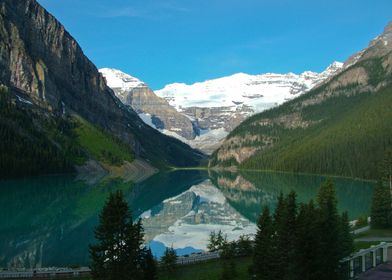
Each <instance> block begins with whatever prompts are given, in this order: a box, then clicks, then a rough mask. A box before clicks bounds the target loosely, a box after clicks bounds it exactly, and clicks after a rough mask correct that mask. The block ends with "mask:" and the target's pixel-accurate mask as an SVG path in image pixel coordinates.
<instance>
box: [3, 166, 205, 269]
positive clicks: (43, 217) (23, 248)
mask: <svg viewBox="0 0 392 280" xmlns="http://www.w3.org/2000/svg"><path fill="white" fill-rule="evenodd" d="M204 178H205V176H204ZM202 180H203V175H202V174H200V172H188V173H187V175H185V174H184V173H183V172H179V173H177V172H172V173H171V174H166V173H161V174H157V175H155V176H153V177H151V178H150V179H148V180H147V181H145V182H143V183H140V184H137V185H134V184H133V183H125V182H123V181H122V180H119V179H104V180H103V181H100V182H97V183H96V184H90V185H88V184H85V183H84V182H83V181H77V180H75V179H74V177H72V176H50V177H36V178H29V179H20V180H10V181H4V182H2V183H1V187H0V220H1V221H2V222H1V224H0V267H9V266H12V267H42V266H44V267H45V266H52V265H53V266H63V265H86V264H87V263H88V244H89V243H90V242H91V241H92V240H93V229H94V226H95V225H96V223H97V216H98V213H99V211H100V210H101V208H102V206H103V205H104V202H105V200H106V198H107V195H108V193H109V192H110V191H115V190H122V191H123V192H124V194H125V197H126V198H127V199H128V200H129V202H130V203H131V207H132V208H133V209H134V216H135V217H136V216H137V215H138V213H139V212H140V213H141V212H143V211H145V210H147V209H149V208H151V207H152V206H153V205H155V204H159V202H161V201H162V200H164V199H166V198H168V197H171V196H173V195H175V194H176V192H177V194H178V193H181V192H182V191H184V190H186V189H187V188H189V187H190V186H191V185H190V184H191V183H194V182H198V181H202ZM187 181H188V182H189V184H187ZM165 190H166V191H167V195H166V196H165ZM139 198H140V199H139ZM140 213H139V214H140Z"/></svg>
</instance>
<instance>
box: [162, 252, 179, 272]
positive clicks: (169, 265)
mask: <svg viewBox="0 0 392 280" xmlns="http://www.w3.org/2000/svg"><path fill="white" fill-rule="evenodd" d="M161 265H162V268H163V270H164V271H165V272H166V275H167V277H168V278H169V279H171V278H173V276H174V274H175V273H176V269H177V253H176V251H175V250H174V249H173V248H166V250H165V253H164V254H163V256H162V258H161Z"/></svg>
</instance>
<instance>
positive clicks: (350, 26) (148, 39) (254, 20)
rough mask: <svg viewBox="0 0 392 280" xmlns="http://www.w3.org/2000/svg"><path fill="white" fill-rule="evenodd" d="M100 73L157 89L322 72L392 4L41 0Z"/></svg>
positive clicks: (375, 28)
mask: <svg viewBox="0 0 392 280" xmlns="http://www.w3.org/2000/svg"><path fill="white" fill-rule="evenodd" d="M38 1H39V3H41V4H42V5H43V6H44V7H45V8H46V9H47V10H48V11H49V12H51V13H52V14H53V15H54V16H55V17H56V18H57V19H59V20H60V21H61V23H63V24H64V25H65V27H66V29H67V30H68V31H69V32H70V33H71V34H72V35H73V36H74V37H75V39H76V40H77V41H78V42H79V44H80V45H81V47H82V49H83V51H84V52H85V54H86V55H87V56H88V57H89V58H90V59H91V60H92V61H93V62H94V63H95V64H96V65H97V67H98V68H102V67H109V68H116V69H120V70H122V71H124V72H126V73H128V74H130V75H132V76H135V77H138V78H139V79H141V80H143V81H145V82H146V83H148V84H149V85H150V86H151V87H152V88H153V89H160V88H162V87H163V86H164V85H165V84H169V83H173V82H184V83H194V82H197V81H204V80H208V79H213V78H218V77H222V76H227V75H230V74H234V73H238V72H244V73H248V74H261V73H266V72H277V73H286V72H294V73H301V72H303V71H306V70H311V71H317V72H318V71H322V70H324V68H326V67H327V66H328V65H329V64H330V63H332V62H333V61H335V60H337V61H342V62H343V61H344V60H346V59H347V58H348V57H349V56H350V55H351V54H353V53H354V52H357V51H359V50H361V49H363V48H365V47H366V46H367V45H368V43H369V41H370V40H371V39H373V38H374V37H376V36H377V35H378V34H380V33H381V32H382V31H383V29H384V26H385V25H386V24H387V23H388V22H389V21H390V20H392V1H391V0H328V1H327V0H325V1H324V0H320V1H315V0H312V1H310V0H309V1H308V0H299V1H290V0H274V1H273V0H268V1H265V0H240V1H234V0H110V1H109V0H38Z"/></svg>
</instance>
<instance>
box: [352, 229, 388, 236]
mask: <svg viewBox="0 0 392 280" xmlns="http://www.w3.org/2000/svg"><path fill="white" fill-rule="evenodd" d="M363 237H392V229H370V230H368V231H365V232H362V233H360V234H358V235H356V236H355V238H363Z"/></svg>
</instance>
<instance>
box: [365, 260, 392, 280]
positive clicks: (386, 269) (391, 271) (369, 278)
mask: <svg viewBox="0 0 392 280" xmlns="http://www.w3.org/2000/svg"><path fill="white" fill-rule="evenodd" d="M390 279H392V263H385V264H382V265H379V266H378V267H376V268H374V269H372V270H369V271H367V272H365V273H363V274H361V275H360V276H359V277H358V280H390Z"/></svg>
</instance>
